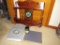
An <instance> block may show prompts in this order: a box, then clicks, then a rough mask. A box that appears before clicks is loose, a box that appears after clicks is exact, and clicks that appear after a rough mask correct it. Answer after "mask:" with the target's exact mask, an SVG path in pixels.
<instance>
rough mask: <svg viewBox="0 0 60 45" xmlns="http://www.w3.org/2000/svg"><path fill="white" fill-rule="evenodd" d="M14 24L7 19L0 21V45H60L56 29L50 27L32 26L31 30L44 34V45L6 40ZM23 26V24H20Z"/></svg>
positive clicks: (41, 44)
mask: <svg viewBox="0 0 60 45" xmlns="http://www.w3.org/2000/svg"><path fill="white" fill-rule="evenodd" d="M13 25H14V24H12V23H11V22H10V21H8V20H7V19H6V18H2V19H0V45H60V38H58V36H57V35H56V32H55V29H52V28H49V27H45V26H42V27H37V26H31V27H30V30H33V31H37V32H42V43H35V42H29V41H21V42H17V41H10V40H7V39H6V36H7V34H8V32H9V30H10V29H11V28H12V26H13ZM20 25H22V24H20Z"/></svg>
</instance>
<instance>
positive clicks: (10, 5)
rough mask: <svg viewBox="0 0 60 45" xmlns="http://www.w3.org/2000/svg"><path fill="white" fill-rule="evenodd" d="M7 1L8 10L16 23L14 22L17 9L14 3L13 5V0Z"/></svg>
mask: <svg viewBox="0 0 60 45" xmlns="http://www.w3.org/2000/svg"><path fill="white" fill-rule="evenodd" d="M6 2H7V7H8V11H9V14H10V17H11V21H12V22H13V23H15V22H14V17H15V10H14V5H13V0H6Z"/></svg>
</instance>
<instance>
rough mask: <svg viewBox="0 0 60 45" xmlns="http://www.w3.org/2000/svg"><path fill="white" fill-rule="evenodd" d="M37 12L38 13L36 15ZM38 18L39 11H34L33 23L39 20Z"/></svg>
mask: <svg viewBox="0 0 60 45" xmlns="http://www.w3.org/2000/svg"><path fill="white" fill-rule="evenodd" d="M37 12H38V13H37ZM40 16H41V11H38V10H34V11H33V20H34V21H38V20H40Z"/></svg>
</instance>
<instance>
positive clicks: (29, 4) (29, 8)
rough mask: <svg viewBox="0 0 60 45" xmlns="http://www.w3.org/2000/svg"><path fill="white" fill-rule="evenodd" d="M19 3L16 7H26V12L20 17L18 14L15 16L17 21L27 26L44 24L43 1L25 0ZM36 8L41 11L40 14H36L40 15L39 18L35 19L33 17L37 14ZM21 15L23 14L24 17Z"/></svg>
mask: <svg viewBox="0 0 60 45" xmlns="http://www.w3.org/2000/svg"><path fill="white" fill-rule="evenodd" d="M17 3H18V5H19V7H14V8H15V10H16V9H20V10H21V9H24V14H22V15H20V19H18V18H17V15H16V16H15V18H14V20H15V22H16V23H22V24H25V25H27V26H41V25H42V20H43V13H44V9H43V10H42V9H40V4H41V3H38V2H34V1H24V2H21V1H18V2H17ZM43 3H44V2H43ZM43 7H44V6H43ZM34 10H38V11H41V14H40V15H37V14H36V16H38V17H39V16H40V17H39V20H33V18H34V17H33V16H35V15H33V11H34ZM20 14H21V13H20ZM21 16H23V17H24V18H23V17H21Z"/></svg>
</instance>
